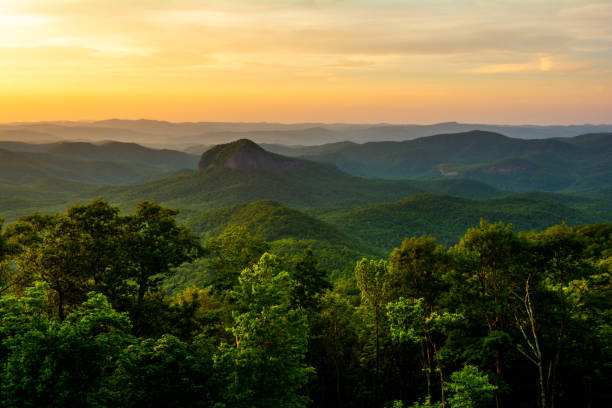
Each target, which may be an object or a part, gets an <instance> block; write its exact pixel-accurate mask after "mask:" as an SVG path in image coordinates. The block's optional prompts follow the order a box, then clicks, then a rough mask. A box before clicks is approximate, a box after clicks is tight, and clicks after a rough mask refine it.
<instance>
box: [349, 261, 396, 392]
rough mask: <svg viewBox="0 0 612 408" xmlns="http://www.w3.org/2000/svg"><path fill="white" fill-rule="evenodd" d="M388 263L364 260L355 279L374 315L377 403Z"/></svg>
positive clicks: (358, 263)
mask: <svg viewBox="0 0 612 408" xmlns="http://www.w3.org/2000/svg"><path fill="white" fill-rule="evenodd" d="M387 273H388V263H387V261H385V260H384V259H380V260H378V261H377V260H373V259H367V258H363V259H362V260H361V261H359V262H357V265H356V266H355V279H356V281H357V286H358V287H359V289H360V290H361V298H362V300H363V301H364V303H365V304H366V305H368V306H369V307H370V308H371V309H372V312H373V314H374V340H375V344H376V348H375V361H376V366H375V369H376V372H375V374H374V380H375V383H374V391H375V397H374V399H375V403H378V393H379V379H378V377H379V375H380V325H381V320H383V319H384V317H385V314H384V305H385V304H386V299H385V288H386V279H387Z"/></svg>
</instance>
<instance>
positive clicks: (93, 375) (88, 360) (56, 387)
mask: <svg viewBox="0 0 612 408" xmlns="http://www.w3.org/2000/svg"><path fill="white" fill-rule="evenodd" d="M47 290H48V285H46V284H42V283H41V284H38V285H36V286H35V287H33V288H29V289H27V290H26V292H25V295H24V296H19V297H16V296H4V297H2V298H1V299H0V316H2V321H1V324H0V336H1V338H2V345H3V347H4V348H5V351H6V354H5V357H4V358H5V360H4V362H3V365H2V372H1V374H0V384H1V387H0V389H1V391H0V392H1V394H0V395H1V396H2V398H1V399H0V400H1V402H0V405H2V406H6V407H39V406H46V407H82V406H109V405H116V404H117V402H118V401H116V400H115V399H114V392H113V390H110V389H108V388H107V383H106V379H108V378H109V377H110V375H111V374H112V372H113V370H114V365H115V362H116V361H117V359H118V357H119V354H120V351H121V349H123V348H124V347H125V346H127V345H128V344H130V343H131V342H132V341H133V338H132V337H131V336H130V335H129V334H127V333H128V331H129V330H130V322H129V319H128V317H127V315H126V314H120V313H118V312H116V311H115V310H113V309H112V307H111V306H110V304H109V303H108V301H107V300H106V298H105V297H104V296H103V295H100V294H95V293H91V294H89V297H88V300H87V301H85V303H83V305H82V306H80V307H78V308H77V309H76V310H75V311H74V312H72V313H71V314H70V315H68V316H67V317H66V319H65V320H64V321H60V320H59V319H58V318H55V317H49V316H48V315H47V314H46V313H45V312H44V311H45V309H46V307H47V304H46V300H45V298H46V292H47Z"/></svg>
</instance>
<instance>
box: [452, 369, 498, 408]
mask: <svg viewBox="0 0 612 408" xmlns="http://www.w3.org/2000/svg"><path fill="white" fill-rule="evenodd" d="M495 390H497V386H495V385H492V384H490V383H489V378H488V376H487V375H486V374H482V373H481V372H480V370H478V367H476V366H473V365H466V366H464V367H463V369H462V370H461V371H457V372H454V373H452V374H451V381H450V382H449V383H448V391H449V397H448V402H449V403H450V406H451V407H452V408H484V407H487V406H488V405H489V403H490V402H491V401H493V396H494V392H495Z"/></svg>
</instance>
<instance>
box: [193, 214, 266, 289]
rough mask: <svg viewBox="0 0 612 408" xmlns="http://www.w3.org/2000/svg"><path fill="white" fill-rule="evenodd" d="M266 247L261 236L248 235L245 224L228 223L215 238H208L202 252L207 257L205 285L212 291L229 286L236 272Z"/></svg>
mask: <svg viewBox="0 0 612 408" xmlns="http://www.w3.org/2000/svg"><path fill="white" fill-rule="evenodd" d="M269 248H270V246H269V245H268V243H267V242H266V241H264V240H263V238H261V237H259V236H252V235H251V234H250V233H249V231H248V230H247V228H246V227H244V226H237V225H230V226H228V227H227V228H226V229H225V231H223V233H222V234H221V235H219V236H218V237H217V238H211V239H210V240H208V242H207V243H206V246H205V252H206V255H207V257H208V258H209V262H208V265H207V269H208V271H209V273H210V274H211V276H212V277H211V279H210V280H209V282H208V283H209V284H210V285H212V287H213V288H214V290H215V292H216V293H222V292H225V291H227V290H229V289H232V288H233V287H234V286H235V285H236V284H237V283H238V277H239V276H240V271H242V270H244V269H245V268H248V267H250V266H252V265H254V264H256V263H257V262H258V261H259V259H260V258H261V256H262V255H263V254H264V253H265V252H266V251H268V250H269Z"/></svg>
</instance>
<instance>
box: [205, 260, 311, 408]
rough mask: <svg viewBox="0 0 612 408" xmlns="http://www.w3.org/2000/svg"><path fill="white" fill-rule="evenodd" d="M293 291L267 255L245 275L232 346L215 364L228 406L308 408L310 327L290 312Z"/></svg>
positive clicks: (238, 297) (299, 315) (237, 294)
mask: <svg viewBox="0 0 612 408" xmlns="http://www.w3.org/2000/svg"><path fill="white" fill-rule="evenodd" d="M293 285H294V282H293V281H292V280H291V278H290V277H289V273H288V272H286V271H283V270H282V268H281V266H280V261H279V259H278V258H276V257H275V256H273V255H270V254H267V253H266V254H264V255H263V256H262V257H261V259H260V261H259V262H258V263H257V264H256V265H254V266H252V267H251V268H247V269H245V270H243V271H242V273H241V274H240V277H239V283H238V285H237V287H236V290H235V293H234V297H235V299H236V301H237V308H238V310H236V311H235V312H234V316H233V317H234V324H233V327H231V329H230V330H231V333H232V336H233V343H223V344H222V345H221V347H220V349H219V353H218V355H217V358H216V367H217V368H218V369H220V370H222V371H223V372H224V373H226V378H227V381H228V383H229V385H228V388H227V390H226V402H227V405H228V406H232V407H245V408H246V407H261V408H264V407H279V408H283V407H285V408H290V407H305V406H306V404H307V402H308V398H307V397H305V396H303V395H301V394H300V388H301V387H302V386H303V385H304V384H305V383H306V382H307V380H308V376H309V374H310V373H312V371H313V370H312V369H311V368H309V367H307V366H306V365H305V364H304V362H303V361H304V356H305V353H306V350H307V345H308V325H307V322H306V316H305V315H304V313H303V312H301V311H299V310H297V309H294V308H292V306H291V300H290V296H289V295H290V293H291V291H292V289H293Z"/></svg>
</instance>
